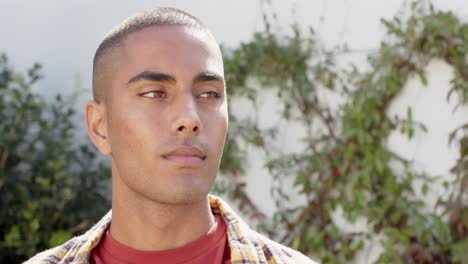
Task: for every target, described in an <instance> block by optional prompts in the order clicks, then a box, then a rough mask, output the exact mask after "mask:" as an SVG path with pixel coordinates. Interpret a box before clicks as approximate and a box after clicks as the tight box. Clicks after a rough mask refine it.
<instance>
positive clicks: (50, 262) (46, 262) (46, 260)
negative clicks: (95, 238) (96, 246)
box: [24, 237, 79, 264]
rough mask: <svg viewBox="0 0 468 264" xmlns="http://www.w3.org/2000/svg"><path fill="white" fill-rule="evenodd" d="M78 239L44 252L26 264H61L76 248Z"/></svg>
mask: <svg viewBox="0 0 468 264" xmlns="http://www.w3.org/2000/svg"><path fill="white" fill-rule="evenodd" d="M78 240H79V239H78V237H74V238H72V239H70V240H68V241H67V242H65V243H63V244H62V245H59V246H56V247H54V248H50V249H48V250H45V251H42V252H40V253H38V254H36V255H35V256H33V257H32V258H30V259H29V260H28V261H26V262H24V263H25V264H55V263H60V262H61V261H63V260H64V258H66V257H67V255H69V254H68V253H69V251H70V249H72V248H74V247H76V245H77V242H78Z"/></svg>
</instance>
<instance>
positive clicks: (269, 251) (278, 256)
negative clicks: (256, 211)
mask: <svg viewBox="0 0 468 264" xmlns="http://www.w3.org/2000/svg"><path fill="white" fill-rule="evenodd" d="M251 232H252V234H253V235H254V236H255V240H257V241H258V243H259V244H260V247H261V249H262V251H263V254H264V255H265V256H267V259H269V261H270V260H271V259H273V260H274V261H275V262H276V263H288V264H289V263H300V264H317V262H315V261H313V260H311V259H310V258H309V257H307V256H305V255H304V254H302V253H301V252H299V251H296V250H294V249H292V248H289V247H286V246H284V245H281V244H280V243H277V242H275V241H273V240H271V239H269V238H267V237H265V236H263V235H261V234H259V233H257V232H256V231H253V230H252V231H251ZM269 263H270V262H269Z"/></svg>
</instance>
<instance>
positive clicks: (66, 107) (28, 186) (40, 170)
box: [0, 55, 110, 263]
mask: <svg viewBox="0 0 468 264" xmlns="http://www.w3.org/2000/svg"><path fill="white" fill-rule="evenodd" d="M40 69H41V66H40V65H39V64H35V65H34V66H33V67H32V68H31V69H30V70H28V72H27V74H26V75H23V74H21V73H18V72H15V71H14V70H13V69H12V68H11V66H9V65H8V61H7V57H6V56H5V55H1V56H0V208H2V210H0V262H1V263H17V262H20V261H22V260H25V259H26V258H28V257H30V256H31V255H33V254H35V253H36V252H38V251H40V250H44V249H46V248H50V247H52V246H55V245H58V244H60V243H63V242H64V241H65V240H67V239H69V238H70V237H71V236H73V235H75V234H77V233H79V232H82V231H83V230H86V229H87V228H89V227H90V225H91V224H92V223H93V222H95V221H96V220H97V219H99V217H101V216H102V215H103V214H104V213H105V212H106V210H108V209H109V208H110V202H109V200H108V198H105V197H104V196H102V195H101V193H102V192H103V191H102V188H103V184H104V181H105V180H107V179H108V178H109V175H110V172H109V169H108V168H107V167H106V166H104V164H103V163H102V162H100V161H98V160H96V155H95V151H94V150H93V149H92V148H91V147H90V146H89V145H88V144H78V143H76V142H75V137H74V129H75V127H74V126H73V123H72V120H73V119H72V118H73V116H74V114H75V113H74V110H73V108H72V105H71V104H70V102H69V101H68V100H63V99H62V97H61V96H60V95H57V97H56V98H55V100H54V101H52V102H50V103H47V102H46V101H45V100H44V99H43V98H42V97H41V96H40V95H38V94H35V93H34V92H33V91H32V90H31V87H32V86H33V85H34V84H35V83H36V82H37V81H38V80H39V79H40V78H41V76H40V73H39V72H40ZM90 204H93V206H89V205H90Z"/></svg>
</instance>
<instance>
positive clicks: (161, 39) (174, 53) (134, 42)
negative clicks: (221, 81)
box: [120, 26, 223, 75]
mask: <svg viewBox="0 0 468 264" xmlns="http://www.w3.org/2000/svg"><path fill="white" fill-rule="evenodd" d="M120 49H121V53H120V54H121V56H120V57H121V60H122V61H121V62H122V63H123V64H124V65H125V66H129V67H130V68H132V67H133V68H137V69H135V70H156V71H175V70H180V69H187V70H190V69H191V70H195V71H197V70H198V71H202V70H211V71H214V72H216V73H218V74H220V75H223V61H222V55H221V51H220V49H219V46H218V44H217V42H216V41H215V39H214V37H213V36H212V35H211V34H210V33H209V32H207V31H204V30H201V29H194V28H189V27H185V26H153V27H148V28H145V29H142V30H139V31H136V32H133V33H130V34H129V35H128V36H127V37H126V38H125V39H124V40H123V41H122V45H121V47H120ZM143 68H144V69H143Z"/></svg>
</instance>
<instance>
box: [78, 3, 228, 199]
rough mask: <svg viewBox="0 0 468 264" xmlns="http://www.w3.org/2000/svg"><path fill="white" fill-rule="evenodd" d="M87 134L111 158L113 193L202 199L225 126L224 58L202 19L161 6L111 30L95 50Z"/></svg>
mask: <svg viewBox="0 0 468 264" xmlns="http://www.w3.org/2000/svg"><path fill="white" fill-rule="evenodd" d="M93 93H94V99H95V100H94V101H93V102H90V103H88V105H87V106H86V119H87V127H88V133H89V136H90V138H91V140H92V141H93V143H94V144H95V145H96V146H97V148H98V149H99V150H100V152H101V153H103V154H106V155H107V154H108V155H110V156H111V159H112V174H113V175H112V177H113V182H114V185H113V186H114V190H113V192H114V193H116V192H118V193H122V194H123V195H128V194H131V195H135V196H138V197H144V198H146V199H150V200H154V201H157V202H160V203H169V204H189V203H193V202H198V201H200V200H201V199H203V198H205V197H206V194H207V193H208V191H209V189H210V187H211V185H212V183H213V181H214V179H215V176H216V174H217V171H218V168H219V162H220V158H221V154H222V150H223V146H224V139H225V136H226V131H227V126H228V114H227V102H226V92H225V83H224V70H223V61H222V56H221V52H220V50H219V46H218V44H217V43H216V41H215V39H214V37H213V36H212V35H211V33H210V32H209V31H208V30H207V29H206V28H205V26H203V24H202V23H201V22H200V21H199V20H197V19H196V18H194V17H192V16H191V15H189V14H186V13H184V12H182V11H179V10H176V9H170V8H160V9H155V10H151V11H146V12H144V13H141V14H138V15H136V16H134V17H132V18H129V19H127V20H125V21H124V22H123V23H122V24H120V25H119V26H117V27H116V28H115V29H114V30H112V31H111V32H110V33H109V34H108V35H107V36H106V37H105V38H104V40H103V41H102V43H101V44H100V46H99V48H98V49H97V51H96V54H95V58H94V68H93Z"/></svg>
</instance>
